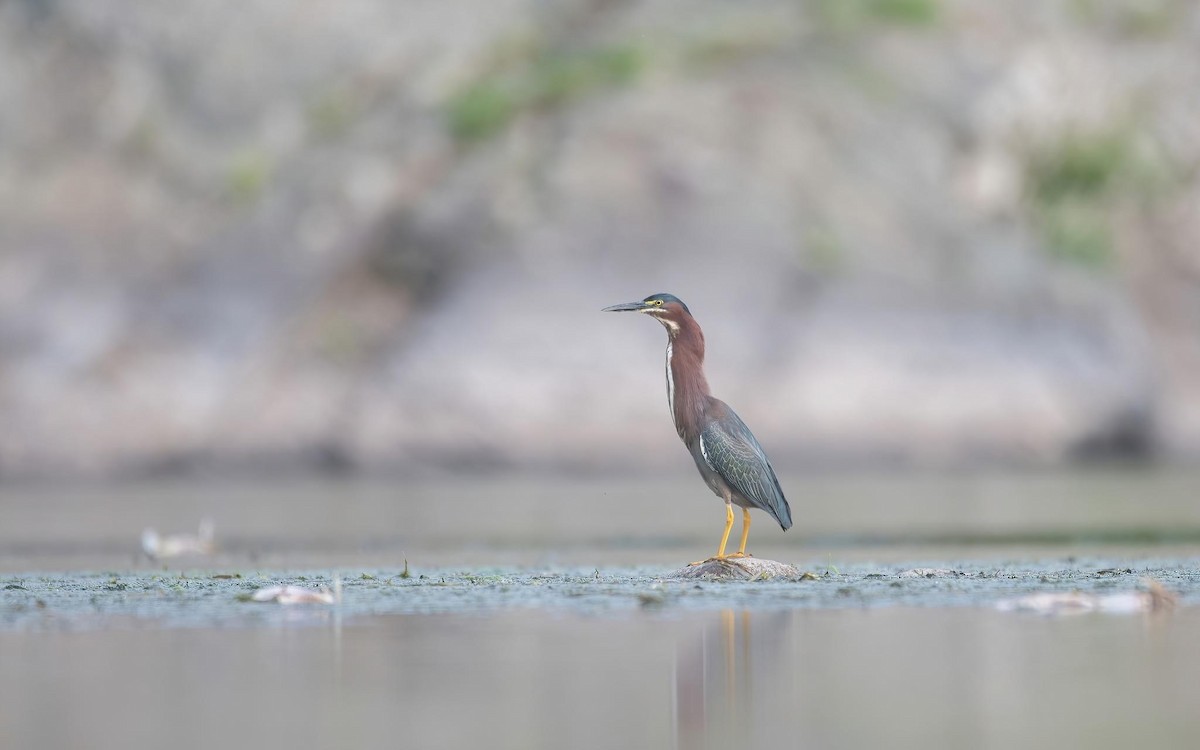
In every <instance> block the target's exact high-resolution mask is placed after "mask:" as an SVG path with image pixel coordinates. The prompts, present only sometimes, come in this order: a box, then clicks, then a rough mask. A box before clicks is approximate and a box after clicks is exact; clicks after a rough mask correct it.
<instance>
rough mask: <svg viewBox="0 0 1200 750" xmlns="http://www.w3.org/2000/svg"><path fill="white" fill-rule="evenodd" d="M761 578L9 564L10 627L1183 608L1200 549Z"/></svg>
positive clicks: (3, 585)
mask: <svg viewBox="0 0 1200 750" xmlns="http://www.w3.org/2000/svg"><path fill="white" fill-rule="evenodd" d="M798 567H799V568H800V570H801V571H803V572H804V573H806V574H807V575H803V576H802V577H800V578H792V579H780V578H776V579H767V580H754V581H719V580H674V579H672V578H670V577H669V576H670V574H671V572H672V569H671V568H669V567H660V566H655V567H625V568H603V569H599V568H594V569H585V568H564V569H550V568H516V567H514V568H471V569H451V568H430V569H422V568H420V567H419V566H414V567H410V568H409V569H408V570H407V574H406V571H405V569H403V568H395V567H391V568H362V567H360V568H341V569H307V570H257V569H253V568H238V569H202V568H196V569H188V570H160V571H136V572H120V571H96V572H72V573H25V574H19V575H4V576H0V629H3V630H10V631H12V630H15V631H40V630H62V629H67V630H90V629H97V628H106V627H111V626H120V627H259V626H274V625H279V624H282V623H298V624H303V623H306V622H311V623H320V622H324V621H326V620H327V619H328V618H329V617H331V616H333V615H336V616H337V617H338V618H339V619H340V620H350V619H352V618H357V617H365V616H374V615H401V614H421V613H442V614H447V613H449V614H487V613H493V612H501V611H506V610H529V609H534V610H544V611H548V612H561V613H565V614H583V615H606V614H621V613H632V612H638V611H647V610H649V611H654V612H661V613H671V612H688V611H703V610H721V609H737V610H764V611H778V610H792V609H859V608H873V607H994V606H996V604H997V603H999V602H1001V601H1004V600H1007V599H1012V598H1013V597H1018V596H1024V595H1029V594H1035V593H1047V592H1084V593H1094V594H1105V593H1118V592H1127V591H1138V590H1144V589H1145V587H1146V581H1147V580H1149V579H1153V580H1155V581H1158V582H1159V583H1160V584H1161V585H1162V586H1163V587H1164V588H1165V589H1167V590H1168V591H1171V592H1173V593H1174V594H1176V595H1177V596H1178V603H1179V606H1189V605H1193V604H1197V603H1200V559H1195V558H1181V559H1164V558H1144V559H1136V560H1131V559H1115V558H1108V557H1100V556H1098V557H1086V558H1070V557H1064V558H1054V559H1043V560H1027V561H1021V560H1016V561H1004V562H997V561H994V560H990V561H983V560H955V561H936V560H935V561H930V560H914V561H911V562H905V563H898V564H887V565H878V564H870V563H860V564H853V565H849V566H846V567H840V568H839V567H837V566H836V565H832V564H819V565H818V564H812V563H810V564H808V565H804V564H801V565H799V566H798ZM335 575H336V576H337V577H338V578H339V579H340V583H341V589H342V595H341V600H340V602H338V603H336V604H329V605H324V604H301V605H292V606H286V605H279V604H275V603H262V602H253V601H250V600H249V598H250V596H251V595H252V594H253V592H254V591H256V590H258V589H260V588H262V587H264V586H270V585H293V586H301V587H308V588H314V589H315V588H317V587H320V586H331V585H332V583H333V579H334V576H335Z"/></svg>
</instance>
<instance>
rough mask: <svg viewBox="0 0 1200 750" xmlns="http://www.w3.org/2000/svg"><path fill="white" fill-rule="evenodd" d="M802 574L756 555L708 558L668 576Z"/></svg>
mask: <svg viewBox="0 0 1200 750" xmlns="http://www.w3.org/2000/svg"><path fill="white" fill-rule="evenodd" d="M804 575H807V574H803V573H801V572H800V569H799V568H797V567H796V566H795V565H788V564H787V563H782V562H779V561H777V560H763V559H761V558H758V557H735V558H725V559H723V560H718V559H716V558H710V559H708V560H705V561H704V562H702V563H700V564H699V565H689V566H687V567H686V568H681V569H680V570H677V571H675V572H674V573H672V574H671V575H669V576H667V577H668V578H681V579H688V578H706V579H710V580H712V579H716V580H719V581H750V580H758V579H763V580H765V579H769V578H801V577H803V576H804Z"/></svg>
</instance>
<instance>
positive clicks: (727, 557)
mask: <svg viewBox="0 0 1200 750" xmlns="http://www.w3.org/2000/svg"><path fill="white" fill-rule="evenodd" d="M735 557H749V555H745V554H743V553H741V552H730V553H729V554H728V555H716V556H714V557H710V558H708V559H707V560H697V561H696V562H691V563H688V567H689V568H694V567H696V566H697V565H704V564H705V563H710V562H724V561H726V560H732V559H734V558H735Z"/></svg>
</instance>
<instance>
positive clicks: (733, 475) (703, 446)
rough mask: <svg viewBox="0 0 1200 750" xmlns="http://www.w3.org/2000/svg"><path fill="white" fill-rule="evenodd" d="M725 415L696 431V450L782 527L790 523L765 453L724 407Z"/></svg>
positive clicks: (744, 426) (790, 518)
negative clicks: (698, 435) (698, 446)
mask: <svg viewBox="0 0 1200 750" xmlns="http://www.w3.org/2000/svg"><path fill="white" fill-rule="evenodd" d="M725 414H726V416H727V418H726V419H722V420H713V421H712V422H709V424H708V426H706V427H705V428H704V430H703V431H702V432H701V433H700V453H701V455H702V456H703V457H704V462H705V463H707V464H708V466H709V468H710V469H712V470H713V471H715V472H717V473H718V474H720V475H721V478H722V479H724V480H725V481H726V482H728V483H729V486H730V487H732V488H734V489H735V490H737V491H738V492H739V493H741V494H742V495H743V496H744V497H745V498H746V499H747V500H749V501H750V502H752V503H754V505H756V506H757V507H759V508H761V509H763V510H765V511H767V512H768V513H770V514H771V515H773V516H775V520H776V521H779V524H780V525H781V526H783V528H785V529H787V528H789V527H790V526H791V525H792V514H791V509H790V508H789V507H788V503H787V499H786V498H784V496H783V490H782V489H781V488H780V487H779V480H778V479H777V478H776V477H775V470H774V469H772V468H771V463H770V461H768V460H767V454H766V453H765V452H764V451H763V449H762V446H761V445H759V444H758V440H756V439H755V438H754V435H753V434H752V433H751V432H750V428H749V427H747V426H746V423H745V422H743V421H742V420H741V418H740V417H738V415H737V414H735V413H734V412H733V410H732V409H728V408H727V409H726V410H725Z"/></svg>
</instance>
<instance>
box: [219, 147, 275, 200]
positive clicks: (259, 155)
mask: <svg viewBox="0 0 1200 750" xmlns="http://www.w3.org/2000/svg"><path fill="white" fill-rule="evenodd" d="M270 177H271V161H270V159H269V158H268V157H267V155H266V154H265V153H263V152H262V151H260V150H257V149H246V150H243V151H240V152H238V153H237V154H235V155H234V157H233V158H232V159H231V160H230V163H229V167H228V169H227V171H226V175H225V183H226V184H225V188H226V192H228V194H229V196H230V197H231V198H232V199H233V200H234V201H235V202H236V203H238V204H241V205H249V204H252V203H254V202H255V201H257V200H258V199H259V198H260V197H261V196H262V193H263V191H264V190H265V189H266V187H267V182H268V181H269V180H270Z"/></svg>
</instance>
